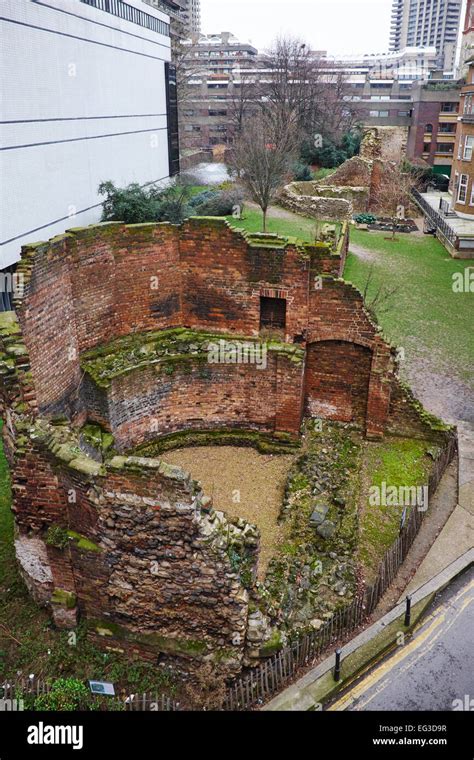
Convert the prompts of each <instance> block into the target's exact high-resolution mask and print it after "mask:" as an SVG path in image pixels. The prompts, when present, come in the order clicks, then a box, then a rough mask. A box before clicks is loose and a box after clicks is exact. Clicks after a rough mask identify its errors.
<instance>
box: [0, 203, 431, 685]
mask: <svg viewBox="0 0 474 760" xmlns="http://www.w3.org/2000/svg"><path fill="white" fill-rule="evenodd" d="M347 244H348V240H347V228H346V227H345V226H344V225H343V226H342V230H341V234H340V235H339V236H338V235H336V236H335V238H334V236H333V235H332V233H331V235H329V236H328V239H327V240H326V241H319V242H316V243H315V244H314V245H302V244H297V243H296V241H291V240H286V239H282V238H278V237H277V236H273V235H266V236H262V235H247V234H244V233H242V232H240V231H236V230H233V229H231V228H230V227H229V226H228V225H227V224H226V223H225V222H224V221H222V220H217V219H203V218H200V219H191V220H189V221H187V222H186V223H185V224H183V225H182V226H181V227H178V226H173V225H170V224H150V225H132V226H125V225H122V224H107V225H98V226H95V227H90V228H85V229H79V230H70V231H68V232H67V233H66V234H65V235H63V236H61V237H59V238H56V239H53V240H51V241H49V242H48V243H40V244H38V245H36V246H26V247H25V248H24V250H23V257H22V261H21V263H20V264H19V267H18V271H19V272H21V273H23V275H24V277H25V295H24V298H23V299H22V300H21V302H18V303H17V314H15V313H13V312H6V313H3V314H2V315H0V376H1V379H2V383H1V392H0V400H1V405H2V412H3V416H4V417H5V419H6V422H5V425H4V428H3V437H4V443H5V451H6V454H7V457H8V460H9V464H10V468H11V476H12V488H13V496H14V502H13V511H14V513H15V523H16V548H17V557H18V560H19V563H20V566H21V568H22V572H23V576H24V578H25V581H26V583H27V585H28V587H29V589H30V591H31V593H32V594H33V595H34V596H35V598H36V599H37V600H38V602H40V603H43V604H48V605H50V606H51V608H52V610H53V614H54V619H55V622H56V623H57V625H59V626H62V627H73V626H74V625H75V624H76V622H77V619H78V616H79V615H82V616H83V617H84V618H85V620H86V621H87V625H88V627H89V629H90V632H91V635H92V636H94V637H97V638H98V640H100V641H101V642H102V643H103V644H104V645H105V646H109V647H112V648H114V647H115V648H121V649H124V650H127V651H136V652H139V653H140V654H141V655H143V656H147V657H150V658H152V659H155V660H156V657H157V656H160V657H165V658H166V657H170V656H173V657H177V658H181V659H183V660H185V661H186V662H189V661H192V662H193V661H195V660H196V661H201V660H202V659H204V658H208V657H212V658H214V659H215V661H216V662H219V664H220V665H221V666H222V667H225V668H226V669H227V670H228V671H229V672H237V671H238V670H239V668H240V667H241V664H242V662H243V660H244V657H245V651H246V632H247V627H248V624H249V595H248V590H247V587H246V586H245V585H244V583H243V581H242V575H243V574H242V572H241V571H242V567H244V568H245V572H246V575H247V577H250V578H252V577H254V575H255V572H256V562H257V557H258V546H259V534H258V530H257V529H256V528H255V527H254V526H252V525H249V524H248V523H246V522H245V521H244V520H242V519H237V520H232V521H229V520H228V519H227V518H226V516H225V515H224V514H222V513H219V512H215V511H214V510H212V509H211V508H210V507H211V505H210V500H209V499H208V498H207V497H206V496H205V495H204V494H203V493H202V491H201V489H200V487H199V485H198V484H197V483H196V482H195V481H193V479H192V477H191V476H190V475H189V474H187V473H184V472H183V471H182V470H180V469H179V468H175V467H171V466H169V465H167V464H166V462H165V461H163V459H161V458H159V459H157V458H155V457H153V456H151V457H150V456H142V455H140V454H139V453H137V451H136V450H135V449H136V448H137V447H140V446H143V445H148V444H150V445H152V444H153V442H155V441H158V442H159V441H160V440H161V439H163V440H165V439H166V438H167V437H169V436H173V435H175V436H176V435H177V436H178V440H179V435H188V434H189V433H190V432H193V431H194V432H199V431H211V432H212V431H215V432H216V433H221V432H222V431H233V432H236V431H241V432H242V435H244V434H249V435H253V436H258V435H263V436H266V438H267V439H272V440H273V441H275V442H279V444H280V445H289V444H290V443H292V442H293V443H294V442H295V441H297V439H298V435H299V431H300V427H301V423H302V419H303V416H304V414H305V413H308V414H313V415H317V416H321V417H323V416H325V417H328V418H329V419H335V420H342V421H347V422H351V423H353V424H355V425H357V426H359V427H360V428H362V429H363V430H364V431H365V433H366V435H367V436H368V437H372V438H380V437H382V436H383V434H384V432H385V431H387V430H390V431H393V432H397V431H398V430H403V429H404V427H405V426H409V429H410V433H411V434H413V435H420V436H424V435H425V432H426V420H425V419H423V416H422V414H421V413H420V410H419V409H418V408H417V407H416V403H415V402H414V400H413V399H412V398H411V396H410V394H409V393H408V392H406V391H405V390H404V389H402V388H401V386H400V385H399V384H398V382H397V380H396V379H395V375H394V350H393V349H392V348H391V347H390V346H389V345H388V344H387V343H386V342H385V341H384V340H383V338H382V337H381V334H380V331H379V329H378V327H377V326H376V325H375V324H374V322H373V320H372V318H371V317H370V315H369V314H368V312H367V311H366V309H365V308H364V303H363V299H362V296H361V295H360V293H359V292H358V291H357V290H356V289H355V288H354V287H353V286H351V285H349V284H347V283H345V282H344V281H343V280H342V279H341V277H340V275H341V273H342V269H343V266H344V261H345V255H346V252H347ZM268 303H269V304H270V306H275V309H276V311H275V313H276V314H277V315H278V314H283V315H284V317H283V322H282V323H281V324H278V325H277V326H275V325H272V326H271V327H268V325H267V324H263V323H262V315H263V310H264V304H267V305H268ZM276 307H278V308H276ZM279 318H280V317H279ZM211 345H212V346H214V348H213V349H212V351H216V352H217V356H215V357H214V358H211V357H212V356H213V354H212V351H211V349H210V346H211ZM229 345H230V347H231V348H232V347H235V346H240V347H241V348H242V345H244V346H246V347H247V348H248V349H249V350H250V351H253V354H249V356H250V355H251V356H253V359H255V357H260V359H261V360H262V361H260V362H256V361H254V360H252V361H250V360H249V361H246V360H245V359H242V357H240V359H239V357H237V359H236V358H235V355H233V356H231V357H230V360H228V359H229V357H228V355H226V354H223V355H221V354H220V353H219V352H220V350H221V347H222V346H224V349H225V350H227V348H228V347H229ZM210 351H211V353H210ZM97 423H98V424H100V426H101V427H100V428H98V427H97ZM94 424H95V427H94ZM91 430H92V433H91ZM431 432H432V431H431V430H430V435H431ZM236 562H237V564H238V567H236ZM266 635H268V638H269V639H271V637H272V635H273V632H272V630H271V629H269V630H268V631H267V634H266ZM247 651H248V650H247Z"/></svg>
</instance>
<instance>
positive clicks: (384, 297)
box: [362, 264, 401, 319]
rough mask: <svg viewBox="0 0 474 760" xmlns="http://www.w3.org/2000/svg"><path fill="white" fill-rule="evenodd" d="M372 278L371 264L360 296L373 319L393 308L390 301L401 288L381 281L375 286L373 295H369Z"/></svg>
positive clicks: (372, 266) (372, 267)
mask: <svg viewBox="0 0 474 760" xmlns="http://www.w3.org/2000/svg"><path fill="white" fill-rule="evenodd" d="M373 280H374V264H371V265H370V269H369V272H368V275H367V280H366V282H365V285H364V290H363V292H362V296H363V298H364V304H365V306H366V308H367V310H368V311H369V313H370V314H371V315H372V316H373V317H375V319H377V317H378V316H380V315H381V314H386V313H387V312H389V311H390V310H391V309H392V308H393V305H392V301H393V299H394V298H395V297H396V296H397V295H398V293H399V292H400V290H401V289H400V288H399V287H398V286H390V285H387V284H386V283H385V282H383V281H382V282H381V283H380V284H379V286H378V287H377V288H376V290H375V292H374V295H373V296H369V294H370V291H371V290H372V284H373Z"/></svg>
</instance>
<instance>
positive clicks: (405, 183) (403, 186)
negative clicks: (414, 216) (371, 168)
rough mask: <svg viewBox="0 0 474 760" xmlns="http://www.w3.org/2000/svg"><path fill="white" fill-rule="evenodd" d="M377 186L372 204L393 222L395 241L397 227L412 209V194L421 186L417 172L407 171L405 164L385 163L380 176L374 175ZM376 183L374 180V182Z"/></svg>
mask: <svg viewBox="0 0 474 760" xmlns="http://www.w3.org/2000/svg"><path fill="white" fill-rule="evenodd" d="M374 177H375V182H376V185H375V187H374V188H373V189H372V194H371V195H372V198H371V203H372V204H375V206H376V209H377V211H378V212H379V213H382V214H386V215H387V216H388V217H389V218H390V219H391V221H392V240H394V239H395V231H396V225H397V224H398V223H399V222H400V221H402V220H403V219H405V218H406V214H407V211H408V209H409V207H410V202H411V192H412V190H413V189H414V188H416V187H417V186H418V185H419V182H420V178H419V176H418V174H417V173H416V172H413V171H407V170H406V168H405V166H404V165H403V163H400V164H395V163H388V162H385V163H384V165H383V170H382V169H381V171H380V174H378V175H377V174H374ZM373 181H374V180H373Z"/></svg>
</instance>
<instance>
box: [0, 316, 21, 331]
mask: <svg viewBox="0 0 474 760" xmlns="http://www.w3.org/2000/svg"><path fill="white" fill-rule="evenodd" d="M20 332H21V328H20V324H19V322H18V317H17V315H16V314H15V312H14V311H1V312H0V334H2V335H17V334H18V333H20Z"/></svg>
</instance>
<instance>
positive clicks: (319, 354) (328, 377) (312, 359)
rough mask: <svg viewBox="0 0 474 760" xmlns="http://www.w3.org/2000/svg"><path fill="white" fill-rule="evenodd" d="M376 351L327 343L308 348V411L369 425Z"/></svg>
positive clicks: (313, 414) (335, 341) (358, 346)
mask: <svg viewBox="0 0 474 760" xmlns="http://www.w3.org/2000/svg"><path fill="white" fill-rule="evenodd" d="M371 366H372V351H371V350H370V349H369V348H366V347H365V346H360V345H357V344H356V343H348V342H347V341H341V340H325V341H320V342H319V343H310V344H309V345H308V347H307V359H306V372H305V410H306V413H307V414H308V415H309V416H312V417H321V418H326V419H331V420H340V421H342V422H356V423H358V424H359V425H360V426H361V427H364V426H365V421H366V418H367V402H368V397H369V384H370V373H371Z"/></svg>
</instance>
